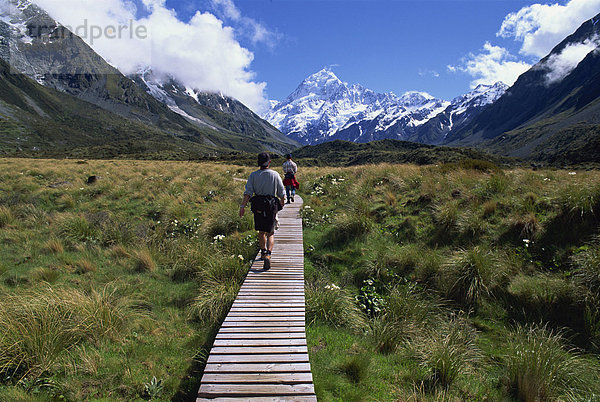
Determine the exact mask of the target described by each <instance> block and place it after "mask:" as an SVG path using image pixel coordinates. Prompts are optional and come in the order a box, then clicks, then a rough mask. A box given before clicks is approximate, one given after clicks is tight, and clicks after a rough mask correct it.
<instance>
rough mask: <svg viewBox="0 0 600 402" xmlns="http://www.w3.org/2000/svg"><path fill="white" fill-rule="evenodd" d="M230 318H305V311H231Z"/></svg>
mask: <svg viewBox="0 0 600 402" xmlns="http://www.w3.org/2000/svg"><path fill="white" fill-rule="evenodd" d="M227 316H228V317H304V310H299V311H248V310H246V311H230V312H229V314H228V315H227Z"/></svg>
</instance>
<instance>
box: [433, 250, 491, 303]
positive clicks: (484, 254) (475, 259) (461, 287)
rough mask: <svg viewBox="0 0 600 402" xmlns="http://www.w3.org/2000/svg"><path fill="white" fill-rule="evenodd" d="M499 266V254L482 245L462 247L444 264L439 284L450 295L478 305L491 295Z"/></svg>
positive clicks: (452, 297) (462, 301)
mask: <svg viewBox="0 0 600 402" xmlns="http://www.w3.org/2000/svg"><path fill="white" fill-rule="evenodd" d="M499 267H500V265H499V264H498V263H497V262H496V261H495V256H494V255H493V254H492V253H491V252H489V251H487V250H484V249H483V248H481V247H479V246H475V247H473V248H471V249H466V250H465V249H463V250H459V251H457V252H455V253H454V254H453V255H452V256H451V257H450V258H449V259H448V261H447V262H446V263H445V264H444V267H443V270H442V272H441V275H443V277H441V278H439V279H438V283H439V284H440V286H441V287H442V289H443V291H444V293H445V295H446V296H447V297H449V298H451V299H453V300H456V301H458V302H461V303H465V305H466V306H468V307H476V306H477V304H478V303H479V301H480V300H481V299H482V298H483V297H486V296H489V295H490V294H491V289H492V287H493V286H494V285H495V281H496V276H498V275H499V274H500V273H499V272H498V271H499Z"/></svg>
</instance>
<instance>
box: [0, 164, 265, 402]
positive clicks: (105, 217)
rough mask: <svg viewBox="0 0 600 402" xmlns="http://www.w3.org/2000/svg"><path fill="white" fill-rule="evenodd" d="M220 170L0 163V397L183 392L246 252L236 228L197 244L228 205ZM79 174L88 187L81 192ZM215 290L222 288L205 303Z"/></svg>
mask: <svg viewBox="0 0 600 402" xmlns="http://www.w3.org/2000/svg"><path fill="white" fill-rule="evenodd" d="M235 169H237V170H235V173H236V174H238V175H247V174H248V173H249V172H250V171H251V169H250V168H243V167H237V168H235ZM238 170H239V171H238ZM233 171H234V168H230V167H227V166H214V165H205V164H197V163H175V162H160V163H150V162H143V161H77V160H75V161H52V160H19V159H3V160H0V219H2V223H3V224H2V225H1V227H0V320H1V321H2V324H1V329H0V372H1V373H0V399H2V400H5V399H6V400H36V398H39V399H40V400H54V399H60V398H61V397H62V398H65V399H67V400H141V399H148V398H150V397H151V396H154V397H155V399H156V400H171V399H174V398H175V399H177V398H179V400H181V399H185V398H186V397H189V396H190V395H193V394H194V392H195V391H196V390H197V386H198V381H199V379H200V375H201V367H202V361H203V359H204V357H203V356H205V353H206V351H207V349H208V347H209V346H210V345H211V344H212V340H213V337H214V334H215V329H216V328H218V326H219V324H220V319H221V318H222V312H223V311H226V309H228V308H229V305H230V303H231V301H232V300H233V298H232V297H234V296H235V290H236V289H237V287H239V284H240V283H241V280H242V279H243V275H244V273H245V270H247V268H248V266H249V261H250V260H251V259H252V258H253V256H254V255H256V251H257V244H256V236H255V235H254V234H253V231H248V228H249V224H248V221H247V220H244V221H238V220H235V219H232V220H230V221H227V222H224V226H222V227H223V228H227V230H228V231H227V233H223V234H224V235H225V237H224V238H223V239H221V240H219V241H215V240H214V239H213V237H212V236H211V234H212V232H213V231H214V227H215V223H214V222H215V221H216V220H217V219H221V220H223V219H224V217H225V216H233V214H228V212H229V211H228V208H229V207H230V206H231V205H234V204H235V205H237V202H232V201H231V196H232V194H237V195H238V196H240V197H241V193H242V191H243V184H240V183H237V182H234V181H233V175H234V173H233ZM90 175H99V176H101V177H102V178H101V179H100V180H99V181H98V183H96V184H94V185H87V184H86V180H87V178H88V177H89V176H90ZM56 183H60V185H56V186H54V184H56ZM209 194H210V196H209ZM217 205H218V206H219V207H216V206H217ZM215 209H218V210H219V211H222V212H220V215H218V216H215V215H214V214H213V212H214V211H215ZM233 212H234V213H237V209H235V211H233ZM238 219H239V218H238ZM238 223H239V224H238ZM232 256H233V257H232ZM239 256H241V257H239ZM217 283H218V284H219V285H217ZM221 284H223V286H226V288H227V289H231V292H230V293H228V294H227V293H226V292H225V293H224V294H225V295H226V296H225V297H222V298H221V299H219V300H218V301H216V302H214V299H215V296H216V299H218V298H220V297H221V296H222V295H221V294H219V293H217V292H215V287H218V286H221ZM213 286H214V287H213ZM227 295H228V296H227ZM203 298H204V299H203ZM210 298H213V302H214V303H213V302H211V301H206V300H207V299H210ZM203 301H204V304H202V303H203ZM211 303H212V304H211ZM153 379H155V380H153Z"/></svg>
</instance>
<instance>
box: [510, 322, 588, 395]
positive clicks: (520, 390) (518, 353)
mask: <svg viewBox="0 0 600 402" xmlns="http://www.w3.org/2000/svg"><path fill="white" fill-rule="evenodd" d="M503 360H504V366H505V371H506V374H505V375H506V381H507V385H508V387H509V389H510V390H511V391H512V392H513V394H514V396H515V397H516V398H517V399H519V400H520V401H525V402H534V401H543V400H572V401H576V400H590V399H589V398H590V397H591V396H592V395H596V396H598V393H599V392H600V384H599V383H598V378H599V374H600V373H598V369H597V368H596V367H595V366H593V365H592V364H590V363H589V362H588V361H587V360H586V359H584V358H582V357H580V356H579V355H578V354H577V353H576V352H575V351H574V350H568V349H565V348H564V347H563V337H562V335H561V333H557V332H552V331H550V330H548V329H546V328H544V327H541V328H540V327H536V326H525V327H518V328H517V329H516V330H515V331H514V332H513V333H512V334H511V336H510V338H509V342H508V352H507V353H506V355H505V356H504V357H503Z"/></svg>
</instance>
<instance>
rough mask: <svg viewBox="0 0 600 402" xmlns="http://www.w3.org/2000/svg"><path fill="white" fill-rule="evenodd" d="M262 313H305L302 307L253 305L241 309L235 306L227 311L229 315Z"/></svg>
mask: <svg viewBox="0 0 600 402" xmlns="http://www.w3.org/2000/svg"><path fill="white" fill-rule="evenodd" d="M245 311H247V312H249V313H252V312H257V313H259V312H264V311H282V312H283V311H289V312H293V311H305V308H304V306H302V307H288V306H281V307H268V306H264V307H262V306H253V305H246V306H243V307H237V306H232V307H231V309H230V310H229V313H230V314H231V313H237V312H245Z"/></svg>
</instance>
